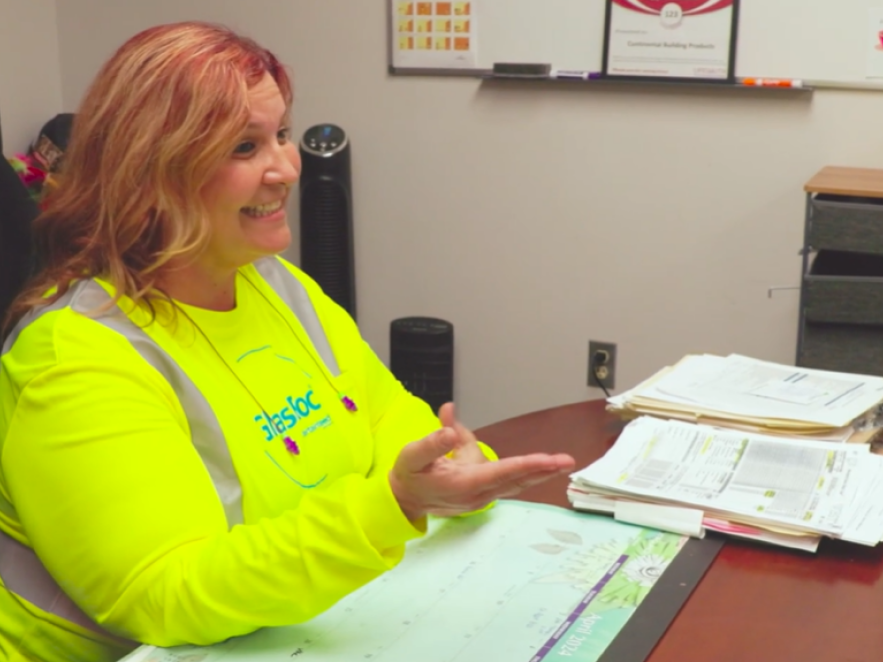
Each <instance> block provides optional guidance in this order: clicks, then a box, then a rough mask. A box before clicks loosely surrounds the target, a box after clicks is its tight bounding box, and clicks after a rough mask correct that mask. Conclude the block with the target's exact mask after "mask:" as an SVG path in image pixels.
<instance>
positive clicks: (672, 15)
mask: <svg viewBox="0 0 883 662" xmlns="http://www.w3.org/2000/svg"><path fill="white" fill-rule="evenodd" d="M606 2H607V16H606V23H605V30H604V65H603V66H604V69H603V76H604V77H606V78H636V79H675V80H679V81H695V82H700V81H705V82H708V81H714V82H721V83H732V82H735V67H736V33H737V31H738V23H739V0H606Z"/></svg>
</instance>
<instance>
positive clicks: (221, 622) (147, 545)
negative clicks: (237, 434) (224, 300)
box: [2, 361, 421, 646]
mask: <svg viewBox="0 0 883 662" xmlns="http://www.w3.org/2000/svg"><path fill="white" fill-rule="evenodd" d="M7 423H8V425H7V436H6V440H5V444H4V447H3V455H2V470H3V476H4V477H5V484H6V487H7V489H8V492H9V494H8V495H7V498H8V499H9V500H10V501H11V502H12V503H14V504H15V507H16V510H17V513H18V516H19V518H20V521H21V524H22V526H23V528H24V530H25V531H26V532H27V537H28V539H29V541H30V542H31V544H32V545H33V548H34V550H35V551H36V552H37V554H38V555H39V557H40V558H41V559H42V561H43V562H44V564H45V565H46V567H47V568H48V570H49V571H50V572H51V573H52V575H53V576H54V577H55V578H56V580H57V581H58V582H59V584H60V585H61V586H62V588H63V589H64V590H65V591H66V592H67V593H68V594H69V595H70V596H71V598H72V599H74V601H75V602H77V603H78V604H79V605H80V606H81V607H82V608H83V609H84V611H86V613H87V614H89V615H91V616H92V617H93V618H94V619H95V620H96V621H97V622H99V623H100V624H102V625H104V626H105V627H107V628H108V629H110V630H111V631H114V632H116V633H118V634H121V635H123V636H127V637H129V638H133V639H136V640H138V641H141V642H145V643H152V644H157V645H162V646H170V645H177V644H182V643H194V644H210V643H214V642H218V641H221V640H224V639H227V638H229V637H231V636H236V635H241V634H245V633H248V632H251V631H253V630H255V629H257V628H259V627H263V626H273V625H285V624H291V623H296V622H302V621H304V620H307V619H309V618H311V617H313V616H315V615H316V614H318V613H320V612H322V611H323V610H325V609H327V608H328V607H329V606H331V605H332V604H333V603H334V602H336V601H337V600H339V599H340V598H341V597H343V596H345V595H346V594H348V593H350V592H352V591H353V590H355V589H357V588H359V587H360V586H362V585H364V584H365V583H367V582H369V581H370V580H372V579H373V578H375V577H376V576H378V575H380V574H382V573H383V572H385V571H387V570H389V569H390V568H391V567H393V566H394V565H395V564H396V563H398V561H399V560H400V559H401V556H402V554H403V550H404V543H405V542H406V541H407V540H409V539H412V538H414V537H417V536H419V535H420V533H421V531H420V530H419V529H417V528H415V527H414V526H412V525H411V524H410V523H409V522H408V521H407V520H406V519H405V518H404V516H403V515H402V514H401V512H400V510H399V508H398V505H397V503H396V502H395V499H394V497H393V495H392V493H391V490H390V487H389V482H388V479H387V476H386V474H385V473H384V472H377V473H375V474H372V475H370V476H368V477H364V476H360V475H356V474H350V475H346V476H344V477H342V478H340V479H338V480H336V481H335V482H334V483H333V484H332V485H329V486H328V487H327V489H324V490H322V491H316V492H313V493H310V494H307V495H305V496H304V497H303V499H302V500H301V504H300V506H299V507H298V508H297V509H296V510H291V511H286V512H285V513H284V514H283V515H281V516H279V517H276V518H267V519H263V520H261V521H259V522H257V523H253V524H250V525H238V526H235V527H234V528H233V529H232V530H230V531H228V530H227V523H226V519H225V516H224V512H223V509H222V507H221V504H220V502H219V500H218V497H217V494H216V492H215V490H214V487H213V484H212V483H211V480H210V478H209V475H208V473H207V471H206V469H205V466H204V465H203V464H202V462H201V460H200V458H199V456H198V455H197V454H196V452H194V449H193V447H192V444H191V443H190V439H189V436H188V432H187V423H186V419H185V417H184V415H183V413H182V412H181V410H180V408H179V406H178V404H177V401H176V399H175V397H174V394H173V393H172V392H171V389H170V387H169V386H168V384H167V383H166V382H165V381H164V380H163V379H162V378H161V377H159V376H158V374H156V373H153V372H151V371H149V370H141V371H136V370H132V369H131V368H127V367H126V362H121V361H113V362H111V361H107V362H104V363H102V364H101V365H95V364H94V363H92V364H90V365H79V364H76V363H73V364H65V365H64V366H63V367H55V368H53V369H50V370H46V371H44V372H43V373H42V374H41V375H40V376H38V377H36V378H35V379H33V380H31V381H30V382H29V383H28V384H27V386H26V387H25V388H24V389H23V390H22V392H21V393H20V394H19V398H18V402H17V405H16V407H15V410H14V412H12V415H11V418H10V419H9V420H8V421H7ZM35 430H39V433H38V434H34V431H35Z"/></svg>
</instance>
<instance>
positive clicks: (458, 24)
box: [454, 18, 469, 34]
mask: <svg viewBox="0 0 883 662" xmlns="http://www.w3.org/2000/svg"><path fill="white" fill-rule="evenodd" d="M454 32H459V33H460V34H468V33H469V19H468V18H458V19H457V20H455V21H454Z"/></svg>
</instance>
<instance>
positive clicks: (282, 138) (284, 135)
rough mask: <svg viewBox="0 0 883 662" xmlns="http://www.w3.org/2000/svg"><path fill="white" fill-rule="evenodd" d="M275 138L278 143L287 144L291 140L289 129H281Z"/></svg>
mask: <svg viewBox="0 0 883 662" xmlns="http://www.w3.org/2000/svg"><path fill="white" fill-rule="evenodd" d="M276 138H277V139H278V140H279V142H280V143H283V144H284V143H287V142H288V141H289V140H291V129H282V130H280V131H279V133H277V134H276Z"/></svg>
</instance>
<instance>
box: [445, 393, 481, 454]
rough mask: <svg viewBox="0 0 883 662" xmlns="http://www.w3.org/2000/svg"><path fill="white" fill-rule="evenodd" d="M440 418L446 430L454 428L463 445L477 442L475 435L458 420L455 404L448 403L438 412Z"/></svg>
mask: <svg viewBox="0 0 883 662" xmlns="http://www.w3.org/2000/svg"><path fill="white" fill-rule="evenodd" d="M438 418H439V420H440V421H441V424H442V425H443V426H444V427H446V428H452V429H453V430H455V431H456V432H457V434H458V435H460V442H461V444H462V445H466V444H468V443H470V442H471V443H474V442H475V435H474V434H472V430H470V429H469V428H467V427H466V426H465V425H463V424H462V423H461V422H460V421H459V420H458V419H457V410H456V408H455V407H454V403H453V402H446V403H445V404H443V405H442V406H441V408H439V410H438Z"/></svg>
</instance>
